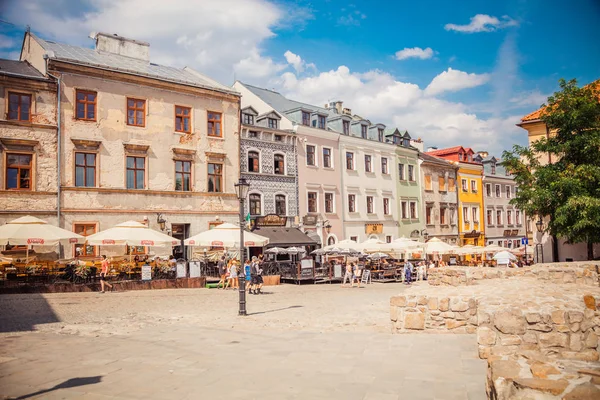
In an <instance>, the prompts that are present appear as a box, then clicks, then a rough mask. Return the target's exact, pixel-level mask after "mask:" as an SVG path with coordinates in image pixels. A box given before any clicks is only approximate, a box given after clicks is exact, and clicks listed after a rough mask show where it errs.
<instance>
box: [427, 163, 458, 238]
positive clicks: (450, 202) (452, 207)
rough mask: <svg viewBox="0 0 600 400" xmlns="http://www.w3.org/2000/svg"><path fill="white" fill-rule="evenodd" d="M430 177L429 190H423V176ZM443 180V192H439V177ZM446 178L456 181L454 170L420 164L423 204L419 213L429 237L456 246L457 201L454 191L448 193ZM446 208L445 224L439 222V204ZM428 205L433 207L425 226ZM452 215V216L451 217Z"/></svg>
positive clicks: (431, 164)
mask: <svg viewBox="0 0 600 400" xmlns="http://www.w3.org/2000/svg"><path fill="white" fill-rule="evenodd" d="M426 175H429V176H431V182H432V183H431V190H426V189H425V186H426V185H425V176H426ZM440 176H443V177H444V178H445V182H446V184H445V190H443V191H440V185H439V177H440ZM448 178H454V179H455V180H456V169H455V168H451V167H442V166H440V165H437V164H433V163H428V162H423V163H421V188H422V192H423V204H422V207H421V213H422V215H423V221H425V228H426V229H427V233H428V235H429V237H430V238H431V237H438V238H439V239H441V240H444V241H447V242H448V243H452V244H457V243H458V242H457V240H458V218H457V212H458V199H457V194H456V190H455V191H449V190H448V189H449V187H448ZM442 203H443V204H444V205H445V206H446V207H447V211H446V224H444V225H442V224H441V222H440V212H441V204H442ZM428 204H431V205H432V206H433V209H432V214H431V223H430V224H427V215H426V207H427V205H428ZM451 214H453V216H451ZM452 222H453V223H452ZM452 239H454V242H452Z"/></svg>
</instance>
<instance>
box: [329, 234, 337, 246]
mask: <svg viewBox="0 0 600 400" xmlns="http://www.w3.org/2000/svg"><path fill="white" fill-rule="evenodd" d="M334 244H335V238H334V237H333V236H329V238H328V239H327V245H328V246H331V245H334Z"/></svg>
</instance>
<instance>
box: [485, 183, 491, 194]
mask: <svg viewBox="0 0 600 400" xmlns="http://www.w3.org/2000/svg"><path fill="white" fill-rule="evenodd" d="M485 195H486V196H487V197H492V185H491V184H489V183H486V184H485Z"/></svg>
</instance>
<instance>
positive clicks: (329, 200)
mask: <svg viewBox="0 0 600 400" xmlns="http://www.w3.org/2000/svg"><path fill="white" fill-rule="evenodd" d="M325 212H326V213H328V214H332V213H333V193H325Z"/></svg>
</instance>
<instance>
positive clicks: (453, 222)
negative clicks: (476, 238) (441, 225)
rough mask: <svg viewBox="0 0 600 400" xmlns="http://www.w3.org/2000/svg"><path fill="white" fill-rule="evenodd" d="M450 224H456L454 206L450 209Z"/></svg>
mask: <svg viewBox="0 0 600 400" xmlns="http://www.w3.org/2000/svg"><path fill="white" fill-rule="evenodd" d="M449 215H450V225H456V210H455V209H454V208H451V209H450V214H449Z"/></svg>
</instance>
